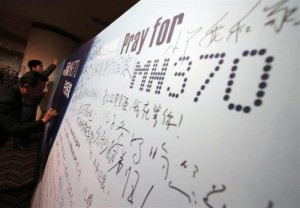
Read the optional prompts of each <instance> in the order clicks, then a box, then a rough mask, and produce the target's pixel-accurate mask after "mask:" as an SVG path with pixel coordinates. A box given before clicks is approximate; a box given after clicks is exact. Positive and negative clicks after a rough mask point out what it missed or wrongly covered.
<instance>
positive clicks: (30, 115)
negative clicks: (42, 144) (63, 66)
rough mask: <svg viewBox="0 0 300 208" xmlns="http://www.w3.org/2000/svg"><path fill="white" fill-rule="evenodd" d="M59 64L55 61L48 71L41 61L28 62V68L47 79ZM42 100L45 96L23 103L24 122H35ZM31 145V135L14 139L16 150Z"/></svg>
mask: <svg viewBox="0 0 300 208" xmlns="http://www.w3.org/2000/svg"><path fill="white" fill-rule="evenodd" d="M57 63H58V60H57V59H54V60H53V63H52V64H51V65H50V66H49V67H48V68H47V69H45V70H44V66H43V63H42V62H41V61H40V60H30V61H29V62H28V67H29V70H30V71H36V72H39V73H41V74H43V75H44V76H45V77H49V76H50V75H51V74H52V72H53V71H54V69H55V68H56V65H57ZM42 98H43V96H40V99H39V100H36V101H35V102H30V101H25V102H23V107H22V122H32V121H35V119H36V112H37V108H38V105H39V104H40V103H41V100H42ZM29 143H30V136H29V135H28V136H27V137H26V138H25V137H24V136H22V137H15V138H14V147H15V148H16V149H24V148H25V147H26V145H27V144H29Z"/></svg>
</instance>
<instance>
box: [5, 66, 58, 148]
mask: <svg viewBox="0 0 300 208" xmlns="http://www.w3.org/2000/svg"><path fill="white" fill-rule="evenodd" d="M47 81H48V79H47V77H45V76H44V75H42V74H41V73H38V72H36V71H31V72H27V73H26V74H25V75H24V76H22V77H21V78H20V79H19V81H18V84H17V85H6V84H0V147H1V146H3V145H4V144H5V143H6V141H7V140H8V139H9V138H10V137H11V136H17V137H21V136H25V135H28V134H31V133H34V132H42V131H43V129H44V126H45V124H46V123H48V122H50V121H51V120H52V119H53V118H55V117H56V116H57V115H58V112H57V111H56V110H54V109H49V110H47V112H46V113H45V115H44V116H43V118H41V119H39V120H37V121H32V122H22V103H23V101H26V102H32V103H34V102H37V101H39V100H40V99H41V97H42V96H43V94H44V88H45V86H46V82H47ZM22 100H23V101H22Z"/></svg>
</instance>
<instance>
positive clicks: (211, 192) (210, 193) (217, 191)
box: [203, 185, 226, 208]
mask: <svg viewBox="0 0 300 208" xmlns="http://www.w3.org/2000/svg"><path fill="white" fill-rule="evenodd" d="M212 188H213V190H212V191H210V192H208V193H207V194H206V197H204V198H203V201H204V203H205V204H206V206H207V207H209V208H213V206H212V205H211V204H210V203H208V201H209V197H210V196H211V195H213V194H216V193H222V192H224V191H225V190H226V186H225V185H222V188H220V189H216V186H215V185H213V186H212ZM223 208H226V205H225V204H224V205H223Z"/></svg>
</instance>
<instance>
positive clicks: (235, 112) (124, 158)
mask: <svg viewBox="0 0 300 208" xmlns="http://www.w3.org/2000/svg"><path fill="white" fill-rule="evenodd" d="M299 23H300V18H299V1H141V2H139V3H138V4H137V5H135V6H134V7H133V8H132V9H131V10H129V11H128V12H127V13H125V14H124V15H123V16H122V17H121V18H119V19H118V20H117V21H116V22H114V23H113V24H112V25H110V26H109V27H108V28H107V29H106V30H105V31H103V32H101V33H100V34H99V35H98V36H97V37H96V40H95V42H94V45H93V46H92V49H91V52H90V55H89V58H88V60H87V62H86V64H85V68H84V70H83V72H82V74H81V77H80V80H79V83H78V85H77V87H76V89H75V92H74V95H73V97H72V99H71V102H70V105H69V108H68V110H67V112H66V115H65V117H64V120H63V122H62V125H61V127H60V129H59V132H58V135H57V137H56V141H55V143H54V145H53V148H52V150H51V153H50V156H49V159H48V162H47V166H46V169H45V174H44V177H43V180H42V182H41V186H40V188H39V192H38V193H37V194H36V197H38V198H39V200H36V201H37V202H36V205H34V206H36V207H69V208H71V207H78V208H79V207H80V208H83V207H268V208H271V207H285V208H287V207H294V208H296V207H299V206H300V190H299V187H300V177H299V169H300V159H299V157H300V152H299V69H300V67H299Z"/></svg>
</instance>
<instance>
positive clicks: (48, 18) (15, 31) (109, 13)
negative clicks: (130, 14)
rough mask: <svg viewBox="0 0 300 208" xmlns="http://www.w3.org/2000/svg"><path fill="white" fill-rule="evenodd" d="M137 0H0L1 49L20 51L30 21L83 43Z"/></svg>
mask: <svg viewBox="0 0 300 208" xmlns="http://www.w3.org/2000/svg"><path fill="white" fill-rule="evenodd" d="M137 2H138V0H1V1H0V49H2V50H9V51H12V52H16V53H20V54H23V53H24V51H25V48H26V42H27V39H28V36H29V33H30V28H31V26H32V24H34V25H39V26H42V27H44V26H45V27H48V28H51V29H54V30H55V31H60V32H63V33H64V34H67V35H69V36H70V37H72V38H73V39H74V40H77V42H79V43H85V42H86V41H88V40H89V39H91V38H92V37H94V36H95V35H97V34H98V33H100V32H101V31H102V30H103V29H105V28H106V27H107V26H108V25H110V24H111V23H112V22H114V21H115V20H116V19H117V18H119V17H120V16H121V15H122V14H123V13H125V12H126V11H127V10H128V9H130V8H131V7H132V6H133V5H135V4H136V3H137Z"/></svg>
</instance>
